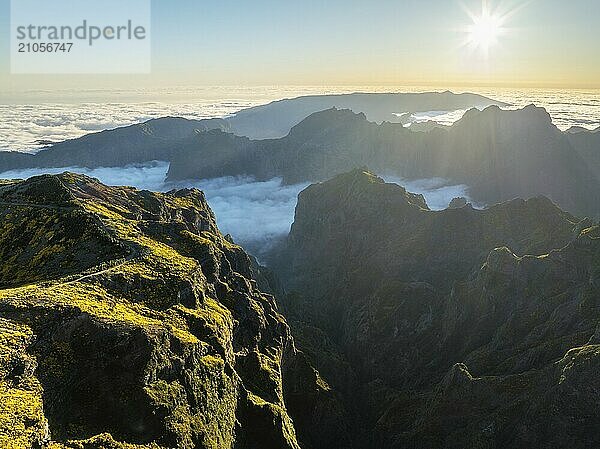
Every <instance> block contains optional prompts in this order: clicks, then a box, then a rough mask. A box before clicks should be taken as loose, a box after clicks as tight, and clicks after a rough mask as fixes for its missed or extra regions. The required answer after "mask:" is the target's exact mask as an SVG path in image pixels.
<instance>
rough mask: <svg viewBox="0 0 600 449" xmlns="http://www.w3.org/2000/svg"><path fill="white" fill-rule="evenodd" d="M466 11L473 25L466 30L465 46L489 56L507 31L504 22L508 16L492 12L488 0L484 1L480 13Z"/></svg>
mask: <svg viewBox="0 0 600 449" xmlns="http://www.w3.org/2000/svg"><path fill="white" fill-rule="evenodd" d="M466 11H467V13H468V14H469V17H470V18H471V20H472V23H471V24H470V25H468V26H467V27H466V28H465V31H466V33H467V38H466V41H465V44H466V45H468V46H469V47H471V48H473V49H477V50H479V51H481V52H482V53H483V54H484V55H485V56H487V55H488V54H489V52H490V49H491V48H492V47H493V46H494V45H496V44H497V43H498V40H499V38H500V36H501V35H502V34H503V33H504V32H505V31H506V29H505V28H504V22H505V20H506V18H507V17H508V15H501V14H499V13H498V12H494V11H492V10H491V9H490V8H489V6H488V2H487V1H486V0H483V1H482V3H481V11H480V12H479V13H473V12H471V11H469V10H466Z"/></svg>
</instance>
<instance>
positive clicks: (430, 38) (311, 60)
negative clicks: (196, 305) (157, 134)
mask: <svg viewBox="0 0 600 449" xmlns="http://www.w3.org/2000/svg"><path fill="white" fill-rule="evenodd" d="M98 1H99V0H98ZM488 3H489V8H490V9H491V10H492V11H496V12H497V15H505V14H506V13H509V12H510V13H511V14H509V15H508V16H506V17H505V20H504V21H503V23H502V32H501V33H499V34H498V35H496V33H494V36H492V37H493V39H490V36H488V35H487V34H486V32H485V31H484V32H483V35H484V36H486V37H485V40H486V42H485V43H484V44H485V45H483V44H482V45H474V44H473V42H471V43H470V45H469V44H468V43H467V44H465V41H468V39H469V36H468V33H467V32H466V30H468V29H469V27H470V26H471V27H472V26H473V17H470V16H469V14H468V11H471V12H472V15H475V16H477V15H480V13H481V8H482V1H481V0H463V1H458V0H456V1H455V0H427V1H425V0H403V1H399V0H368V1H367V0H360V1H359V0H320V1H317V0H304V1H287V0H277V1H274V0H253V1H240V0H220V1H216V0H215V1H204V0H168V1H167V0H154V1H152V72H151V74H149V75H109V76H107V75H104V76H98V75H77V76H74V75H10V60H9V45H10V44H9V27H10V23H9V22H10V20H9V18H10V13H9V12H10V2H9V0H0V83H1V84H0V91H4V92H6V91H9V92H11V91H12V92H14V91H19V90H22V89H32V88H36V89H37V88H49V89H54V88H56V89H60V88H67V87H68V88H73V87H75V88H127V87H132V86H136V87H140V86H143V87H149V88H152V87H167V86H184V85H186V86H189V85H248V86H251V85H344V84H351V85H361V84H362V85H409V84H419V85H425V84H426V85H431V86H437V85H439V86H444V85H452V86H457V85H464V86H469V85H479V86H481V85H498V86H515V87H517V86H531V87H573V88H600V45H599V44H598V43H599V42H600V27H599V26H598V19H599V18H600V1H598V0H571V1H565V0H532V1H526V0H521V1H518V0H498V1H493V0H489V2H488ZM479 32H480V34H481V30H480V31H479ZM475 44H477V43H475ZM483 46H485V47H486V49H485V51H484V50H483Z"/></svg>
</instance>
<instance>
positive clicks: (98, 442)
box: [0, 173, 343, 449]
mask: <svg viewBox="0 0 600 449" xmlns="http://www.w3.org/2000/svg"><path fill="white" fill-rule="evenodd" d="M0 199H1V204H0V208H1V210H2V213H1V214H0V223H1V226H2V229H3V236H2V240H0V250H1V251H3V253H2V254H5V255H9V254H11V252H10V251H12V252H14V254H15V255H14V258H12V259H10V258H9V259H4V258H3V260H2V274H3V278H2V282H3V287H4V288H3V289H2V290H0V445H2V447H14V448H30V447H42V446H43V447H46V446H47V445H48V444H50V445H51V446H50V447H53V448H59V447H60V448H126V447H133V446H129V444H137V445H139V446H135V447H148V448H150V447H169V448H190V449H191V448H215V449H216V448H219V449H223V448H235V449H245V448H256V447H261V448H273V449H281V448H290V449H291V448H294V449H298V448H299V447H300V444H302V447H304V448H311V447H313V446H312V445H311V444H308V443H306V444H305V443H304V441H303V439H306V440H307V441H310V442H314V441H317V442H318V441H319V436H318V435H315V434H314V432H312V430H311V429H310V428H303V429H301V430H300V429H298V428H297V427H295V425H294V421H293V416H292V413H290V412H289V410H288V408H287V397H289V398H290V404H291V406H292V408H293V409H294V411H295V412H296V413H298V417H299V421H301V422H305V423H307V424H308V423H311V422H313V421H314V420H315V419H317V418H316V417H315V416H313V412H314V411H315V410H317V411H318V410H319V407H321V409H322V408H323V406H324V405H323V404H325V405H326V404H330V405H329V408H326V409H325V410H324V411H322V412H321V413H322V414H324V413H325V411H330V410H333V409H334V407H335V404H336V403H337V400H336V398H335V396H334V393H333V392H332V391H331V389H330V388H329V387H328V386H327V383H326V382H325V381H323V380H322V379H321V377H320V376H319V374H318V373H317V372H316V370H315V369H314V368H312V367H311V366H310V365H309V363H308V362H307V359H306V358H305V356H303V355H302V353H300V352H299V351H298V350H297V349H296V347H295V346H294V342H293V340H292V338H291V336H290V332H289V328H288V326H287V324H286V321H285V319H284V318H283V317H282V316H281V315H280V313H279V312H278V310H277V306H276V304H275V300H274V298H273V297H272V296H270V295H268V294H265V293H263V292H261V291H260V290H259V289H258V287H257V283H256V281H255V280H254V273H253V264H252V262H251V260H250V258H249V257H248V256H247V255H246V254H245V253H244V251H243V250H242V249H241V248H240V247H238V246H236V245H235V244H233V243H231V242H230V241H229V240H227V239H225V238H224V237H223V236H222V235H221V234H220V232H219V230H218V229H217V226H216V224H215V218H214V216H213V214H212V212H211V210H210V208H209V207H208V205H207V203H206V200H205V198H204V196H203V194H202V192H200V191H198V190H194V189H187V190H178V191H172V192H169V193H166V194H158V193H152V192H148V191H138V190H136V189H133V188H125V187H107V186H104V185H102V184H100V183H99V182H98V181H97V180H94V179H91V178H87V177H85V176H80V175H73V174H69V173H65V174H62V175H58V176H49V175H45V176H41V177H36V178H31V179H29V180H26V181H15V182H6V183H4V184H3V185H2V186H0ZM7 248H10V250H9V249H7ZM48 248H50V249H51V251H50V250H48ZM39 254H41V255H42V256H39V257H37V255H39ZM305 396H306V397H307V398H310V399H307V401H304V400H303V398H304V397H305ZM315 404H316V405H315ZM317 416H318V415H317ZM330 416H331V419H332V420H333V419H335V416H334V415H333V414H331V415H330ZM337 416H338V418H339V419H338V421H339V423H343V414H342V413H340V414H338V415H337ZM339 425H340V428H343V424H339Z"/></svg>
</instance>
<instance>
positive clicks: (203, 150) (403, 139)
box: [168, 105, 600, 216]
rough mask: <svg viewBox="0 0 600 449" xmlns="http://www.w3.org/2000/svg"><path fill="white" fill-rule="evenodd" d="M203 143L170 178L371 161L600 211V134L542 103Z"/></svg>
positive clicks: (387, 169) (305, 126) (320, 118)
mask: <svg viewBox="0 0 600 449" xmlns="http://www.w3.org/2000/svg"><path fill="white" fill-rule="evenodd" d="M193 141H194V143H193V144H192V141H189V142H186V144H187V145H189V147H188V148H187V149H182V150H180V151H177V152H176V156H175V157H174V159H173V160H172V161H171V166H170V170H169V174H168V179H169V180H183V179H203V178H212V177H218V176H237V175H251V176H254V177H256V178H258V179H270V178H273V177H282V178H283V179H284V182H286V183H296V182H306V181H322V180H325V179H327V178H329V177H331V176H334V175H336V174H339V173H342V172H345V171H348V170H351V169H353V168H356V167H361V166H369V167H371V168H372V169H373V170H375V171H376V172H378V173H390V174H394V175H397V176H401V177H404V178H409V179H415V178H431V177H442V178H446V179H448V180H451V181H452V182H457V183H464V184H467V185H468V186H470V187H471V196H472V198H473V199H475V200H476V201H479V202H484V203H495V202H498V201H503V200H507V199H512V198H515V197H524V198H529V197H533V196H537V195H546V196H548V197H550V198H551V199H552V200H554V201H555V202H557V203H558V204H559V205H560V206H561V207H563V208H564V209H566V210H569V211H571V212H573V213H577V214H587V215H593V216H598V215H600V176H599V174H598V170H599V168H598V167H600V163H599V161H598V148H600V147H599V146H598V142H599V141H600V134H593V133H580V134H574V135H573V134H565V133H563V132H561V131H560V130H559V129H558V128H556V126H554V125H553V124H552V121H551V119H550V116H549V114H548V113H547V112H546V111H545V110H544V109H542V108H537V107H535V106H533V105H531V106H527V107H525V108H523V109H521V110H517V111H503V110H501V109H500V108H498V107H497V106H490V107H489V108H487V109H485V110H484V111H478V110H476V109H472V110H470V111H468V112H467V113H466V114H465V115H464V117H463V118H462V119H461V120H459V121H458V122H456V123H455V124H454V125H453V126H451V127H444V128H434V129H432V130H431V131H429V132H413V131H411V130H410V129H407V128H404V127H403V126H402V125H400V124H392V123H383V124H381V125H378V124H376V123H372V122H369V121H367V118H366V116H365V114H362V113H361V114H355V113H353V112H351V111H349V110H337V109H329V110H326V111H322V112H318V113H315V114H313V115H311V116H309V117H308V118H306V119H305V120H303V121H302V122H301V123H300V124H298V125H296V126H295V127H294V128H292V130H291V131H290V133H289V134H288V135H287V136H286V137H284V138H282V139H271V140H262V141H252V140H249V139H248V138H240V137H235V136H233V135H231V134H226V133H224V132H222V131H219V130H214V131H210V132H208V133H204V134H199V135H197V136H195V137H194V139H193Z"/></svg>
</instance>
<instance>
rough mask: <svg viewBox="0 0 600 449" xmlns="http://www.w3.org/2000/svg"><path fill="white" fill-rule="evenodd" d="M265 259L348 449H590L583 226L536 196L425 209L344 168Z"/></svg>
mask: <svg viewBox="0 0 600 449" xmlns="http://www.w3.org/2000/svg"><path fill="white" fill-rule="evenodd" d="M273 257H274V259H273V263H272V267H273V268H274V269H275V271H276V273H277V274H279V275H280V276H281V278H282V281H283V285H284V287H285V288H286V289H287V290H288V295H287V296H286V297H285V298H284V300H283V302H282V310H283V311H284V313H285V314H286V315H287V316H288V318H289V320H290V323H291V325H292V329H293V332H294V333H295V335H296V337H297V339H298V340H299V342H300V344H301V345H302V346H303V347H305V348H306V353H307V355H308V356H309V357H310V358H311V360H312V361H313V362H314V363H315V365H316V368H317V369H319V371H320V372H321V373H323V374H324V375H325V377H326V378H327V379H328V380H329V381H330V385H331V386H332V388H334V389H337V390H339V391H340V392H341V394H342V399H343V402H344V404H345V409H346V410H348V413H349V415H348V419H349V420H351V421H352V420H354V421H353V422H354V424H353V425H352V427H351V432H352V440H353V442H354V443H355V446H354V447H356V448H368V447H381V448H405V447H414V448H440V449H441V448H480V447H491V448H493V447H516V448H520V447H522V448H526V447H527V448H530V447H532V448H540V449H541V448H546V447H552V448H567V447H577V448H592V447H595V446H596V445H597V444H598V437H597V434H596V432H595V431H594V430H593V429H595V428H596V426H597V425H598V422H597V418H596V417H597V416H598V414H599V413H600V407H599V406H598V402H597V391H596V390H597V383H598V379H597V376H596V374H595V369H597V367H598V363H600V358H598V357H597V355H598V354H600V352H599V351H598V347H597V344H598V341H597V329H598V323H599V321H600V302H598V300H599V298H600V231H599V228H598V226H597V225H594V224H593V223H592V222H590V221H589V220H580V219H577V218H575V217H573V216H571V215H570V214H567V213H564V212H563V211H561V210H560V209H559V208H558V207H557V206H555V205H554V204H553V203H552V202H551V201H549V200H548V199H546V198H534V199H531V200H527V201H524V200H514V201H510V202H507V203H503V204H498V205H495V206H492V207H490V208H489V209H486V210H475V209H473V208H472V207H470V206H464V207H462V208H459V209H447V210H444V211H430V210H428V209H427V207H426V205H425V204H424V202H423V201H422V199H421V198H419V197H415V196H414V195H411V194H409V193H407V192H406V191H405V190H404V189H403V188H401V187H399V186H397V185H393V184H386V183H384V182H383V180H381V179H379V178H378V177H376V176H374V175H372V174H370V173H368V172H365V171H363V170H355V171H353V172H350V173H347V174H343V175H340V176H338V177H336V178H334V179H332V180H330V181H327V182H324V183H321V184H316V185H313V186H310V187H309V188H307V189H306V190H305V191H303V192H302V193H301V194H300V197H299V202H298V206H297V209H296V218H295V222H294V225H293V226H292V230H291V232H290V235H289V237H288V239H287V241H286V242H285V243H284V244H283V247H281V248H279V252H278V253H277V254H275V255H274V256H273ZM553 428H555V429H560V432H553V431H552V429H553Z"/></svg>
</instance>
